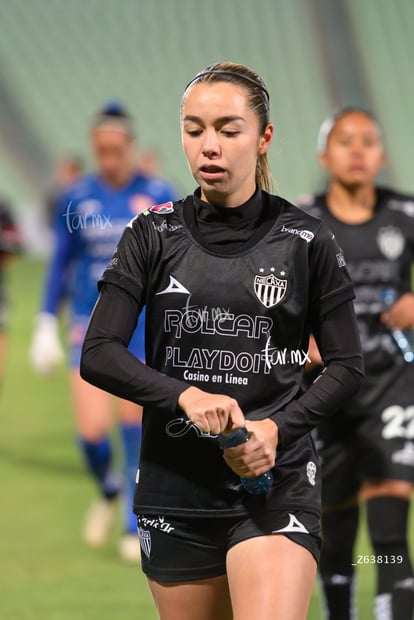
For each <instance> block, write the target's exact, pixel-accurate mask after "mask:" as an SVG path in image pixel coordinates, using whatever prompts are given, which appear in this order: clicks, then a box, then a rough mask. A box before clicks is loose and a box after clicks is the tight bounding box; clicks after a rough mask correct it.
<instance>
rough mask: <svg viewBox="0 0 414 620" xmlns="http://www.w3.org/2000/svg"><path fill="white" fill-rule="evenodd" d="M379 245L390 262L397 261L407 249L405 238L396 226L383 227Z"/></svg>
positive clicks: (379, 236) (380, 231) (380, 232)
mask: <svg viewBox="0 0 414 620" xmlns="http://www.w3.org/2000/svg"><path fill="white" fill-rule="evenodd" d="M377 245H378V247H379V249H380V250H381V252H382V254H383V255H384V256H385V258H388V260H397V258H399V257H400V256H401V254H402V253H403V251H404V248H405V238H404V235H403V234H402V232H401V230H400V229H399V228H397V227H396V226H382V227H381V228H380V229H379V231H378V235H377Z"/></svg>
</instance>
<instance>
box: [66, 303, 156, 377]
mask: <svg viewBox="0 0 414 620" xmlns="http://www.w3.org/2000/svg"><path fill="white" fill-rule="evenodd" d="M89 318H90V317H89V316H87V315H80V314H78V315H76V314H73V315H72V316H71V318H70V329H69V360H70V367H71V368H79V367H80V359H81V353H82V345H83V341H84V339H85V334H86V330H87V327H88V323H89ZM128 351H130V352H131V353H132V355H135V357H136V358H137V359H139V360H140V361H141V362H144V363H145V308H144V310H143V311H142V313H141V316H140V317H139V323H138V325H137V328H136V330H135V331H134V333H133V334H132V338H131V342H130V343H129V346H128Z"/></svg>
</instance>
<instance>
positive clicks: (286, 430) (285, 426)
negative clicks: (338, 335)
mask: <svg viewBox="0 0 414 620" xmlns="http://www.w3.org/2000/svg"><path fill="white" fill-rule="evenodd" d="M363 378H364V373H363V368H362V364H361V358H360V357H357V358H355V359H354V360H353V363H350V364H349V365H348V366H344V365H342V364H332V365H330V366H328V367H326V368H325V369H324V370H323V372H322V373H321V374H320V375H319V376H318V378H317V379H316V381H315V382H314V383H313V384H312V385H311V387H310V388H309V389H308V390H307V391H306V392H305V394H303V395H302V396H301V397H300V398H298V399H297V400H293V401H291V402H290V403H289V404H288V405H287V406H286V407H285V408H284V409H283V410H281V411H278V412H277V413H275V414H274V415H273V416H271V419H272V420H273V421H274V422H276V424H277V426H278V428H279V443H280V444H281V445H282V447H283V446H285V445H287V444H289V443H291V442H292V441H295V440H296V439H299V437H302V435H305V434H306V433H308V432H309V431H311V430H312V429H313V428H315V427H316V426H317V425H318V424H319V422H320V421H321V420H322V419H323V418H324V417H325V416H327V415H329V414H330V413H333V412H334V411H335V410H336V409H338V407H339V406H340V405H341V404H342V403H344V402H346V401H347V400H348V399H349V398H351V397H352V396H353V395H354V394H356V392H357V391H358V390H359V388H360V387H361V384H362V381H363Z"/></svg>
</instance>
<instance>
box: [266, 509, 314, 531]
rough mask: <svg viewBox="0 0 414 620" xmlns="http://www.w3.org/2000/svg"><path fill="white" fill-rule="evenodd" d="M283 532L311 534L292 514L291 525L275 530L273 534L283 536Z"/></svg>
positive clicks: (290, 515) (290, 514)
mask: <svg viewBox="0 0 414 620" xmlns="http://www.w3.org/2000/svg"><path fill="white" fill-rule="evenodd" d="M283 532H292V533H293V532H301V533H302V534H309V531H308V530H307V529H306V527H305V526H304V525H303V523H301V522H300V521H299V519H298V518H297V517H295V515H293V514H292V513H291V512H290V513H289V523H288V524H287V525H286V526H285V527H282V528H281V529H280V530H273V531H272V534H282V533H283Z"/></svg>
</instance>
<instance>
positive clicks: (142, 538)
mask: <svg viewBox="0 0 414 620" xmlns="http://www.w3.org/2000/svg"><path fill="white" fill-rule="evenodd" d="M138 536H139V542H140V545H141V549H142V551H143V552H144V553H145V555H146V556H147V558H148V559H149V557H150V554H151V534H150V532H149V531H148V530H143V529H142V527H139V528H138Z"/></svg>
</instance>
